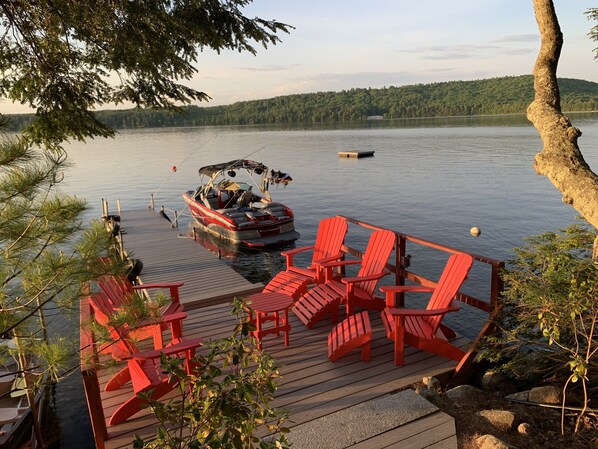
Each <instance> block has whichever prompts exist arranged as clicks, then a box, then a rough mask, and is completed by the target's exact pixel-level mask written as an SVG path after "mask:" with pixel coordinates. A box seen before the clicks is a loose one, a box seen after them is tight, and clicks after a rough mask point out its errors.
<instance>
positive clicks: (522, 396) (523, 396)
mask: <svg viewBox="0 0 598 449" xmlns="http://www.w3.org/2000/svg"><path fill="white" fill-rule="evenodd" d="M505 398H506V399H513V400H515V401H529V390H526V391H519V392H517V393H513V394H509V395H507V396H505Z"/></svg>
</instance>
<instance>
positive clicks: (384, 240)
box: [355, 229, 395, 295]
mask: <svg viewBox="0 0 598 449" xmlns="http://www.w3.org/2000/svg"><path fill="white" fill-rule="evenodd" d="M394 245H395V234H394V232H392V231H389V230H386V229H385V230H380V231H374V232H372V235H371V236H370V240H369V241H368V246H367V247H366V249H365V253H364V254H363V257H362V259H361V268H360V269H359V273H358V274H357V276H370V275H373V274H378V273H382V272H383V271H384V269H385V266H386V264H387V262H388V258H389V257H390V253H391V252H392V249H393V248H394ZM378 281H379V279H378V280H373V281H364V282H359V283H357V284H355V286H356V287H358V288H360V289H361V290H364V291H365V292H366V293H368V294H369V295H373V294H374V289H375V288H376V284H378Z"/></svg>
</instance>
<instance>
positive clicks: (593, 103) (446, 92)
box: [11, 75, 598, 129]
mask: <svg viewBox="0 0 598 449" xmlns="http://www.w3.org/2000/svg"><path fill="white" fill-rule="evenodd" d="M559 87H560V89H561V103H562V107H563V110H565V111H591V110H598V83H594V82H590V81H584V80H578V79H569V78H561V79H559ZM533 97H534V86H533V77H532V76H531V75H522V76H509V77H502V78H491V79H484V80H476V81H450V82H442V83H433V84H416V85H411V86H401V87H395V86H390V87H385V88H382V89H371V88H364V89H357V88H356V89H350V90H343V91H340V92H317V93H309V94H296V95H285V96H280V97H275V98H269V99H263V100H252V101H241V102H237V103H234V104H231V105H227V106H212V107H199V106H187V107H184V108H182V111H181V112H180V113H177V112H173V111H165V110H159V109H140V108H136V109H128V110H109V111H108V110H107V111H98V112H96V116H97V118H98V120H99V121H101V122H102V123H104V124H106V125H107V126H109V127H111V128H116V129H127V128H155V127H164V126H205V125H259V124H301V123H327V122H355V121H361V120H367V119H368V118H372V117H376V116H378V117H383V118H385V119H396V118H416V117H439V116H459V115H487V114H510V113H524V112H525V110H526V107H527V105H528V104H529V103H530V102H531V101H532V100H533ZM31 119H32V116H31V115H30V114H22V115H13V116H11V120H12V126H13V129H21V128H22V127H23V126H25V125H26V124H27V123H28V122H29V121H30V120H31Z"/></svg>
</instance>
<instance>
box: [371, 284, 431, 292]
mask: <svg viewBox="0 0 598 449" xmlns="http://www.w3.org/2000/svg"><path fill="white" fill-rule="evenodd" d="M380 291H381V292H382V293H406V292H433V291H434V287H424V286H423V285H383V286H382V287H380Z"/></svg>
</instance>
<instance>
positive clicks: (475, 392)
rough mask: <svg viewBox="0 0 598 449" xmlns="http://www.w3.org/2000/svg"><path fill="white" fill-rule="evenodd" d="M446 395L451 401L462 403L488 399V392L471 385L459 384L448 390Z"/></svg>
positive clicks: (466, 403)
mask: <svg viewBox="0 0 598 449" xmlns="http://www.w3.org/2000/svg"><path fill="white" fill-rule="evenodd" d="M444 396H445V397H446V398H447V399H449V400H450V401H452V402H454V403H457V404H461V405H468V404H473V403H476V402H482V401H484V400H485V399H486V393H484V392H483V391H482V390H480V389H478V388H476V387H472V386H471V385H459V386H458V387H455V388H452V389H450V390H447V392H446V393H445V394H444Z"/></svg>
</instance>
